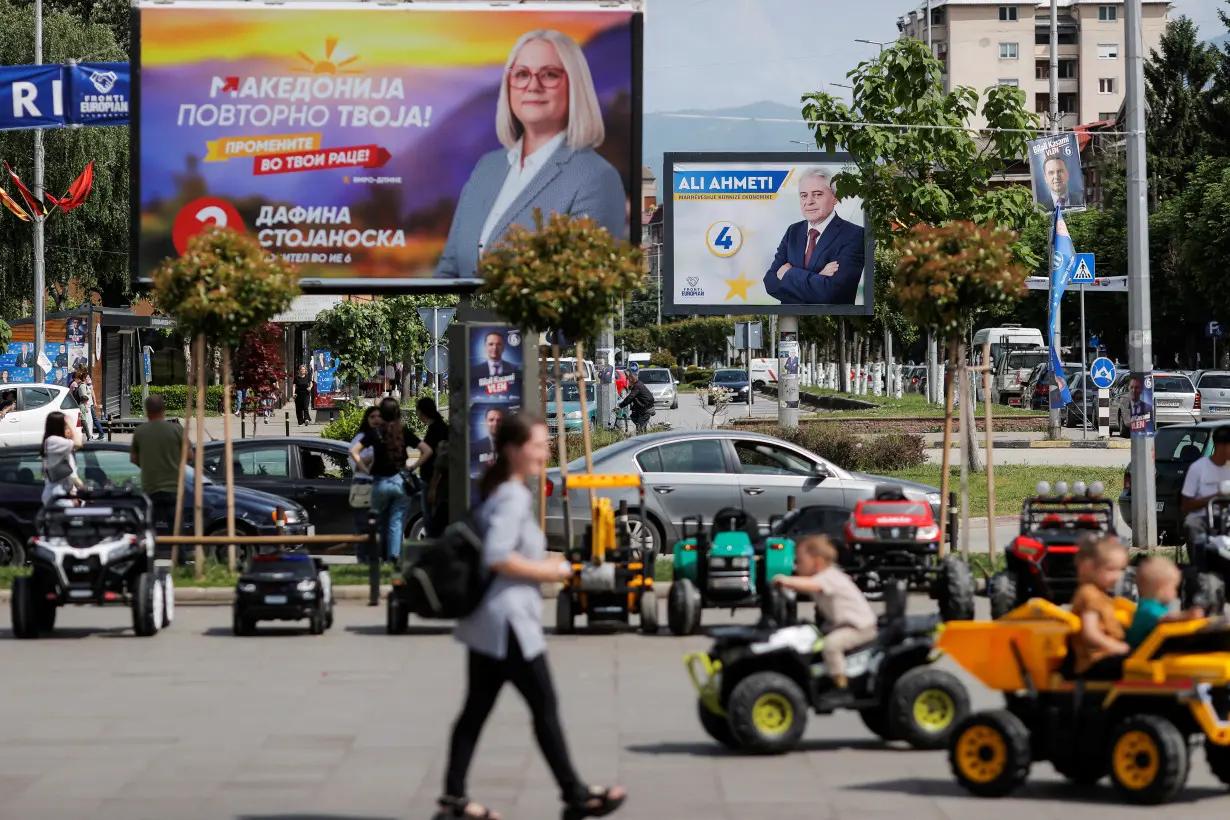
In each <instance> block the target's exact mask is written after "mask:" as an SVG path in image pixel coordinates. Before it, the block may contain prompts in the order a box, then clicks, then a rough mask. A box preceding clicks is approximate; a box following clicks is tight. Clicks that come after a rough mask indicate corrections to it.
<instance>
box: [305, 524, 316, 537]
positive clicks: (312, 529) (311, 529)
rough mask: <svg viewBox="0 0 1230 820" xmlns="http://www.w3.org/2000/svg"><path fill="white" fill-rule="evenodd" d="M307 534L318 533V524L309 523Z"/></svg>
mask: <svg viewBox="0 0 1230 820" xmlns="http://www.w3.org/2000/svg"><path fill="white" fill-rule="evenodd" d="M307 534H308V535H315V534H316V525H315V524H308V530H307Z"/></svg>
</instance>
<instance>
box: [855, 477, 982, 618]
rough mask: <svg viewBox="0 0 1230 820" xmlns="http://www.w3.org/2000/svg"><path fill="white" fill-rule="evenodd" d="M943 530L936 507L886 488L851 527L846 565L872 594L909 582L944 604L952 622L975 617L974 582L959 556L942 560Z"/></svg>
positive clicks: (858, 508) (859, 509)
mask: <svg viewBox="0 0 1230 820" xmlns="http://www.w3.org/2000/svg"><path fill="white" fill-rule="evenodd" d="M939 539H940V528H939V527H938V526H937V525H936V523H935V517H934V516H933V515H932V514H931V505H929V504H926V503H924V502H921V501H912V500H910V499H907V498H906V497H905V495H904V494H903V493H902V492H901V490H900V489H899V488H898V487H893V486H880V487H877V488H876V493H875V498H870V499H864V500H862V501H859V502H858V504H857V505H855V508H854V513H853V514H852V515H851V516H850V518H849V520H848V521H847V522H846V528H845V536H844V538H843V541H844V549H843V550H842V557H841V565H842V568H843V569H844V570H845V571H846V572H847V573H849V575H850V577H852V578H853V579H854V580H855V581H856V582H857V583H858V585H859V588H860V589H862V590H863V592H864V593H866V594H868V595H878V594H880V593H881V592H882V590H883V588H884V585H885V584H886V583H891V582H892V581H893V580H895V579H900V580H903V581H905V583H906V585H907V588H909V589H915V590H924V591H927V592H929V593H930V595H931V597H932V598H934V599H936V601H937V602H938V603H939V608H940V615H941V616H942V617H943V619H944V620H946V621H953V620H965V619H969V618H973V617H974V578H973V575H972V574H971V573H970V569H969V564H967V563H965V561H963V560H961V559H960V558H959V557H957V556H955V555H949V556H947V557H945V558H943V559H942V560H941V559H940V554H939Z"/></svg>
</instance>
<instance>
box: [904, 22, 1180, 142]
mask: <svg viewBox="0 0 1230 820" xmlns="http://www.w3.org/2000/svg"><path fill="white" fill-rule="evenodd" d="M1050 5H1051V4H1050V0H1038V1H1037V2H1032V3H1011V2H1005V1H1004V0H930V3H927V4H923V5H922V6H920V7H919V8H916V9H915V10H914V11H911V12H910V13H909V14H907V15H905V16H904V17H900V18H898V20H897V28H898V29H899V30H900V32H901V35H902V36H903V37H914V38H917V39H919V40H922V41H923V42H926V41H927V38H928V35H930V38H931V49H932V52H933V53H934V54H935V55H936V56H937V57H938V58H939V59H940V61H941V62H943V63H944V87H945V90H951V89H953V88H956V87H958V86H971V87H973V88H976V89H978V90H979V91H980V92H981V91H983V90H984V89H985V88H987V87H988V86H990V85H993V84H996V83H998V84H1000V85H1010V86H1014V87H1017V88H1020V89H1022V90H1023V91H1024V92H1025V97H1026V100H1027V101H1028V102H1029V103H1030V105H1031V106H1032V107H1033V109H1034V111H1036V112H1038V113H1039V114H1041V115H1042V116H1043V122H1044V123H1045V122H1047V120H1046V115H1047V113H1048V111H1049V108H1050V86H1049V82H1050V54H1051V50H1050ZM1143 7H1144V16H1143V19H1142V34H1143V39H1144V45H1145V56H1146V57H1147V56H1148V54H1149V49H1152V48H1157V44H1158V41H1159V40H1160V39H1161V36H1162V31H1163V29H1164V28H1165V27H1166V19H1167V14H1168V12H1169V10H1170V7H1171V3H1170V2H1169V0H1143ZM928 8H929V10H930V15H929V16H928ZM1123 13H1124V9H1123V0H1059V11H1058V15H1057V18H1058V33H1059V77H1058V92H1059V112H1060V118H1059V122H1058V126H1059V127H1060V128H1063V129H1067V128H1073V127H1075V126H1077V125H1079V124H1082V123H1093V122H1100V121H1104V120H1113V119H1114V118H1115V115H1116V112H1118V110H1119V107H1120V105H1121V104H1122V102H1123V96H1124V88H1123V83H1124V71H1125V68H1124V67H1125V64H1126V59H1125V58H1126V55H1125V53H1124V36H1123V35H1124V32H1123ZM985 124H986V121H985V120H984V119H982V118H981V117H977V118H975V120H974V122H972V123H971V125H974V126H975V127H976V126H979V125H985Z"/></svg>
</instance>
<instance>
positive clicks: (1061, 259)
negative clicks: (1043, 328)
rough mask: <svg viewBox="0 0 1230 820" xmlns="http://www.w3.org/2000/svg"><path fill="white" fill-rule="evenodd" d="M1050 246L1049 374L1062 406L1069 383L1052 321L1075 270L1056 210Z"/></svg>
mask: <svg viewBox="0 0 1230 820" xmlns="http://www.w3.org/2000/svg"><path fill="white" fill-rule="evenodd" d="M1052 240H1053V241H1052V242H1051V247H1052V248H1053V249H1054V250H1053V253H1052V256H1051V302H1050V310H1049V312H1048V317H1047V322H1046V325H1047V334H1046V338H1047V341H1048V343H1049V345H1050V350H1051V373H1052V374H1053V377H1054V380H1055V384H1056V385H1057V386H1058V387H1059V397H1060V399H1061V400H1062V401H1063V403H1064V405H1068V404H1071V403H1072V393H1071V392H1070V391H1069V390H1068V380H1067V379H1066V378H1064V375H1063V363H1062V362H1061V360H1060V358H1059V347H1058V345H1056V344H1055V343H1054V342H1055V320H1056V318H1057V315H1058V313H1059V302H1060V300H1061V299H1063V292H1064V290H1065V289H1067V287H1068V283H1069V282H1070V281H1072V272H1073V270H1074V268H1075V267H1076V250H1075V249H1074V248H1073V246H1072V236H1071V234H1069V233H1068V225H1067V223H1066V222H1064V221H1063V211H1062V210H1061V209H1059V208H1055V222H1054V232H1053V233H1052Z"/></svg>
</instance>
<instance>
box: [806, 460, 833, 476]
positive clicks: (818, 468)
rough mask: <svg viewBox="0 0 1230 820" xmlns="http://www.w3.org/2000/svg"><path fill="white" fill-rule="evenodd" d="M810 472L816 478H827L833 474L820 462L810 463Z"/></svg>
mask: <svg viewBox="0 0 1230 820" xmlns="http://www.w3.org/2000/svg"><path fill="white" fill-rule="evenodd" d="M811 474H812V475H814V476H816V477H818V478H829V477H831V476H832V475H833V473H832V471H830V470H829V468H828V467H827V466H825V465H824V464H821V463H820V462H815V463H813V464H812V465H811Z"/></svg>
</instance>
